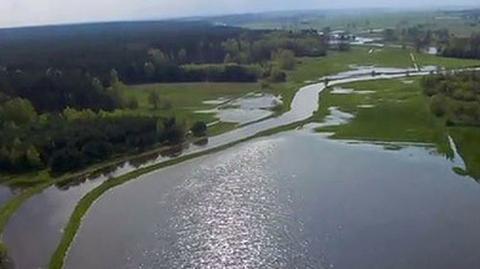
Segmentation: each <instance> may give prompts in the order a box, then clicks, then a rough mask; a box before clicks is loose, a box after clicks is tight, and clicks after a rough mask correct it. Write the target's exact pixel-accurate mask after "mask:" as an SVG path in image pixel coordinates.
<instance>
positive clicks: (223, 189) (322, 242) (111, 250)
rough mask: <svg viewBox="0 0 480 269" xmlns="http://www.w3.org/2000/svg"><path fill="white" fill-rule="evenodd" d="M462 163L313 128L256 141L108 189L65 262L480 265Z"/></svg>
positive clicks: (474, 212)
mask: <svg viewBox="0 0 480 269" xmlns="http://www.w3.org/2000/svg"><path fill="white" fill-rule="evenodd" d="M453 165H454V163H453V162H452V161H449V160H447V159H446V158H444V157H443V156H439V155H437V154H436V153H435V151H434V150H433V149H432V148H428V147H404V148H402V149H401V150H397V151H389V150H385V149H384V148H383V147H381V146H377V145H369V144H363V143H356V144H351V143H346V142H341V141H333V140H329V139H327V138H324V137H321V136H319V135H318V134H312V133H310V132H308V131H292V132H288V133H285V134H280V135H276V136H274V137H270V138H265V139H258V140H255V141H252V142H248V143H245V144H242V145H240V146H236V147H234V148H231V149H229V150H226V151H224V152H220V153H217V154H213V155H211V156H207V157H203V158H199V159H196V160H193V161H189V162H186V163H182V164H179V165H175V166H172V167H169V168H166V169H162V170H159V171H156V172H154V173H152V174H149V175H145V176H143V177H142V178H141V179H140V180H138V181H134V182H131V183H129V184H126V185H124V186H121V187H119V188H117V189H115V190H113V191H111V192H109V193H108V194H106V195H105V196H104V197H103V198H102V199H100V201H98V202H97V203H96V204H95V205H94V206H93V208H92V209H91V212H90V213H89V215H88V217H87V218H86V219H85V221H84V223H83V225H82V228H81V229H80V231H79V234H78V237H77V239H76V242H75V244H74V245H73V247H72V249H71V252H70V255H69V256H68V258H67V266H66V268H72V269H76V268H79V269H80V268H225V267H227V268H345V269H351V268H365V269H367V268H368V269H372V268H399V269H400V268H402V269H404V268H410V269H415V268H436V269H439V268H445V269H447V268H449V269H450V268H480V256H479V255H478V250H479V249H480V233H478V227H480V226H479V225H480V215H479V214H478V212H480V187H479V185H478V184H477V183H476V182H475V181H473V180H470V179H469V178H465V177H461V176H458V175H456V174H455V173H454V172H453V171H452V167H453Z"/></svg>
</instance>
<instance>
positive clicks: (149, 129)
mask: <svg viewBox="0 0 480 269" xmlns="http://www.w3.org/2000/svg"><path fill="white" fill-rule="evenodd" d="M14 110H16V111H14ZM0 115H2V118H1V119H0V124H1V126H0V128H1V132H0V145H1V146H0V170H1V171H9V172H24V171H31V170H40V169H45V168H49V169H50V170H51V171H52V172H54V173H63V172H66V171H71V170H76V169H80V168H83V167H85V166H87V165H89V164H93V163H97V162H100V161H103V160H106V159H108V158H111V157H112V156H114V155H118V154H125V153H130V152H133V153H135V152H139V151H141V150H144V149H146V148H149V147H152V146H156V145H159V144H177V143H179V142H181V141H182V140H183V139H184V137H185V130H186V128H185V126H183V125H182V124H179V123H177V122H176V121H175V119H174V118H170V119H163V118H155V117H140V116H122V117H104V116H102V115H101V114H98V113H94V112H93V111H91V110H82V111H78V110H75V109H66V110H65V111H64V112H63V113H61V114H44V115H41V116H39V115H36V114H35V111H34V109H33V107H32V106H31V105H30V104H29V102H28V101H26V100H24V99H13V100H10V101H7V102H4V103H3V104H2V105H1V106H0Z"/></svg>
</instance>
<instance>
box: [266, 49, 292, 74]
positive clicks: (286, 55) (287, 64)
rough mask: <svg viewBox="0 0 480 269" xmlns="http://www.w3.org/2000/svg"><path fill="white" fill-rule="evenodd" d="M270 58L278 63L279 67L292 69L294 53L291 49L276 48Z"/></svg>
mask: <svg viewBox="0 0 480 269" xmlns="http://www.w3.org/2000/svg"><path fill="white" fill-rule="evenodd" d="M272 58H273V60H274V61H276V62H277V63H278V66H279V67H280V69H284V70H292V69H294V68H295V53H293V51H291V50H284V49H281V50H278V51H277V52H276V53H274V54H273V57H272Z"/></svg>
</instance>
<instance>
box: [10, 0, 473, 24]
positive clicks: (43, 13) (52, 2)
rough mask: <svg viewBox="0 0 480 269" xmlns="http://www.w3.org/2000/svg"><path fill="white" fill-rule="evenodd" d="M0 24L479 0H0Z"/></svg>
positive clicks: (471, 3)
mask: <svg viewBox="0 0 480 269" xmlns="http://www.w3.org/2000/svg"><path fill="white" fill-rule="evenodd" d="M0 1H1V2H2V3H1V4H0V27H10V26H20V25H38V24H55V23H69V22H89V21H111V20H129V19H158V18H171V17H178V16H190V15H211V14H224V13H242V12H256V11H267V10H282V9H309V8H310V9H313V8H349V7H375V6H378V7H405V6H418V5H422V6H433V7H434V6H439V5H461V4H468V5H473V4H476V5H478V3H477V2H478V0H423V1H414V0H364V1H362V2H359V1H357V0H338V1H329V0H283V1H282V0H0Z"/></svg>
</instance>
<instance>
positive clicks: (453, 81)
mask: <svg viewBox="0 0 480 269" xmlns="http://www.w3.org/2000/svg"><path fill="white" fill-rule="evenodd" d="M422 86H423V90H424V93H425V94H426V95H427V96H429V97H430V107H431V111H432V112H433V113H434V114H435V115H436V116H438V117H444V118H445V119H446V121H447V124H448V125H455V124H458V125H480V72H462V73H448V74H438V75H431V76H428V77H425V78H423V80H422Z"/></svg>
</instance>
